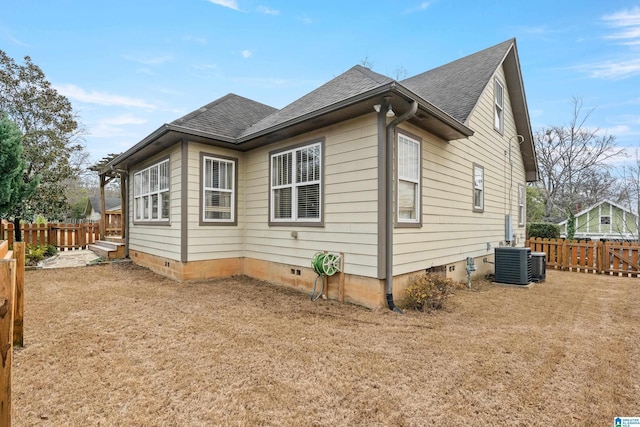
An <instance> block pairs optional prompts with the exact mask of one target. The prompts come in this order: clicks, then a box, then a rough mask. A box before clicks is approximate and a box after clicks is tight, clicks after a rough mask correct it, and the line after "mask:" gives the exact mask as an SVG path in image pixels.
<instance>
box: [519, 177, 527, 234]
mask: <svg viewBox="0 0 640 427" xmlns="http://www.w3.org/2000/svg"><path fill="white" fill-rule="evenodd" d="M526 198H527V196H526V191H525V188H524V185H518V225H520V226H523V225H524V221H525V209H524V208H525V200H526Z"/></svg>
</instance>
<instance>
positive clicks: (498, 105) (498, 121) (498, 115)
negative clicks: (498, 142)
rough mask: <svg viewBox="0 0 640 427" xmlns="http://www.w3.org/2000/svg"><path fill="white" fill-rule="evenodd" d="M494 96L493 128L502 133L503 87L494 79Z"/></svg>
mask: <svg viewBox="0 0 640 427" xmlns="http://www.w3.org/2000/svg"><path fill="white" fill-rule="evenodd" d="M494 95H495V116H494V123H493V126H494V127H495V128H496V130H498V131H500V132H502V131H503V129H504V86H502V83H500V82H499V81H498V79H495V84H494Z"/></svg>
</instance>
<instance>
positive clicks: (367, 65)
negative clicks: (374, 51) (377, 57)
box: [360, 56, 373, 70]
mask: <svg viewBox="0 0 640 427" xmlns="http://www.w3.org/2000/svg"><path fill="white" fill-rule="evenodd" d="M360 65H362V66H363V67H364V68H368V69H370V70H373V61H372V60H371V59H369V57H368V56H365V57H364V59H363V60H362V61H360Z"/></svg>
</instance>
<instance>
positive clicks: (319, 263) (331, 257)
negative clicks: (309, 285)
mask: <svg viewBox="0 0 640 427" xmlns="http://www.w3.org/2000/svg"><path fill="white" fill-rule="evenodd" d="M341 258H342V257H341V256H340V255H336V254H325V253H324V252H316V254H315V255H314V256H313V259H312V260H311V267H313V271H315V272H316V274H317V275H318V277H316V280H315V281H314V282H313V290H312V291H311V296H310V297H311V301H317V300H318V298H320V295H322V293H323V292H324V276H333V275H334V274H336V273H337V272H338V271H340V262H341V260H342V259H341ZM318 279H320V282H321V286H320V289H319V290H318V293H317V294H316V289H317V288H318Z"/></svg>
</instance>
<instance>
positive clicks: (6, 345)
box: [0, 259, 16, 426]
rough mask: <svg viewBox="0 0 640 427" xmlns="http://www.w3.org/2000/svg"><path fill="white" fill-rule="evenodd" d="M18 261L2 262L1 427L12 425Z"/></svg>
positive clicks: (0, 335)
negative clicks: (14, 308)
mask: <svg viewBox="0 0 640 427" xmlns="http://www.w3.org/2000/svg"><path fill="white" fill-rule="evenodd" d="M15 285H16V261H15V260H13V259H12V260H0V359H1V362H2V363H1V364H0V384H1V385H2V386H1V387H0V425H1V426H10V425H11V362H12V359H13V304H14V294H15Z"/></svg>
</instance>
